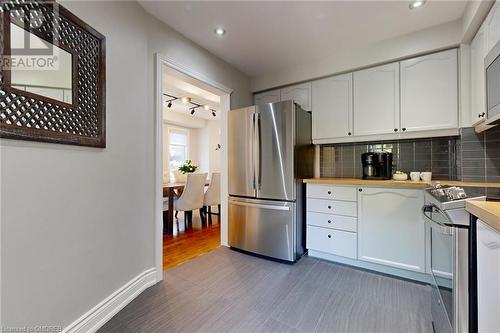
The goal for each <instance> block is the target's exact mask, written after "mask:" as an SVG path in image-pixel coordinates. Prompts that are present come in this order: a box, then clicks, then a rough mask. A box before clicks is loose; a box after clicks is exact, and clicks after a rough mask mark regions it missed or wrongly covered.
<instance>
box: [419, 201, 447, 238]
mask: <svg viewBox="0 0 500 333" xmlns="http://www.w3.org/2000/svg"><path fill="white" fill-rule="evenodd" d="M427 213H439V214H441V215H443V216H444V217H446V219H447V220H448V222H449V223H450V224H452V223H451V221H450V218H449V217H448V215H446V213H445V212H443V211H442V210H441V209H439V208H438V207H436V206H435V205H424V206H423V207H422V214H423V215H424V216H425V218H426V219H427V222H429V225H430V226H431V228H433V229H434V230H436V231H438V232H439V233H440V234H443V235H450V236H451V235H453V227H450V226H448V225H446V224H444V223H442V222H439V221H436V220H434V219H432V216H431V215H430V214H427Z"/></svg>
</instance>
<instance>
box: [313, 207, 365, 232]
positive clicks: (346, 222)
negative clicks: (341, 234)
mask: <svg viewBox="0 0 500 333" xmlns="http://www.w3.org/2000/svg"><path fill="white" fill-rule="evenodd" d="M357 223H358V219H357V218H355V217H350V216H341V215H332V214H323V213H316V212H307V225H314V226H317V227H323V228H331V229H337V230H344V231H351V232H356V231H357Z"/></svg>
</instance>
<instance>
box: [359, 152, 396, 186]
mask: <svg viewBox="0 0 500 333" xmlns="http://www.w3.org/2000/svg"><path fill="white" fill-rule="evenodd" d="M361 163H362V164H363V179H391V178H392V153H387V152H378V153H373V152H372V153H364V154H362V155H361Z"/></svg>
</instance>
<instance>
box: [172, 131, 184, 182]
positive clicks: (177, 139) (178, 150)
mask: <svg viewBox="0 0 500 333" xmlns="http://www.w3.org/2000/svg"><path fill="white" fill-rule="evenodd" d="M188 139H189V132H188V131H186V130H182V129H177V128H171V129H170V130H169V131H168V140H169V147H168V150H169V169H170V177H171V178H173V173H174V172H175V171H177V169H178V168H179V166H180V165H181V164H183V163H184V162H185V161H186V160H187V159H188V141H189V140H188Z"/></svg>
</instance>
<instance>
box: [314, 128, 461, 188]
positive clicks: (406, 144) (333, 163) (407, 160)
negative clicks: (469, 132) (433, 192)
mask: <svg viewBox="0 0 500 333" xmlns="http://www.w3.org/2000/svg"><path fill="white" fill-rule="evenodd" d="M459 145H460V139H459V137H445V138H431V139H418V140H396V141H381V142H364V143H348V144H336V145H328V146H327V145H324V146H322V147H321V151H320V161H321V163H320V172H321V177H343V178H350V177H354V178H360V177H361V176H363V167H362V163H361V154H363V153H365V152H369V151H386V152H390V153H392V155H393V156H392V158H393V170H394V171H396V170H402V171H405V172H410V171H432V173H433V177H434V178H435V179H458V178H459V164H458V162H457V161H458V156H457V155H458V153H457V150H459Z"/></svg>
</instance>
